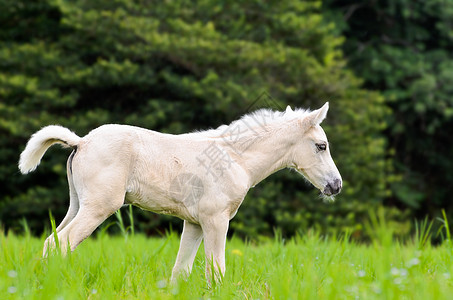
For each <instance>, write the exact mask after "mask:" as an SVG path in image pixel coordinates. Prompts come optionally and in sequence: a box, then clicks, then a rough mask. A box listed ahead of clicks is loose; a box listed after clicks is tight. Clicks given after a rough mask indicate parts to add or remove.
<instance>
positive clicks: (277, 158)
mask: <svg viewBox="0 0 453 300" xmlns="http://www.w3.org/2000/svg"><path fill="white" fill-rule="evenodd" d="M295 134H297V133H295V132H292V128H291V127H290V126H285V127H282V128H270V129H269V130H266V131H265V132H264V133H263V135H262V136H260V137H259V138H256V140H255V141H254V142H253V144H251V145H250V146H249V147H248V148H247V149H246V150H245V151H244V152H243V153H242V154H241V156H240V159H239V161H240V164H241V165H243V166H244V168H245V170H247V172H248V173H249V176H250V186H252V187H253V186H255V185H256V184H258V183H259V182H260V181H262V180H263V179H265V178H266V177H268V176H269V175H271V174H273V173H275V172H277V171H278V170H281V169H284V168H286V167H288V166H290V165H291V164H292V158H291V155H292V153H293V147H294V144H295V143H294V141H295V140H296V139H295Z"/></svg>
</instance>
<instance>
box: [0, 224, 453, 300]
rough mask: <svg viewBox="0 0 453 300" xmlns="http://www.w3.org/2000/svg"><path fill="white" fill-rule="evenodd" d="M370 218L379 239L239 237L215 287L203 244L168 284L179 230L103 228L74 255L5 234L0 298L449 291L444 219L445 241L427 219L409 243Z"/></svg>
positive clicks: (430, 295)
mask: <svg viewBox="0 0 453 300" xmlns="http://www.w3.org/2000/svg"><path fill="white" fill-rule="evenodd" d="M370 226H371V227H372V228H371V227H370V228H371V229H370V230H373V236H374V238H373V240H372V241H370V242H369V243H366V244H359V243H355V242H352V241H351V240H350V238H349V237H348V235H347V234H346V235H339V237H335V238H333V237H322V236H320V235H318V234H316V233H314V232H308V233H305V234H301V235H300V236H297V237H295V238H293V239H291V240H284V239H282V238H279V237H277V238H274V239H268V240H261V241H260V242H256V243H255V242H248V243H244V242H243V241H241V240H240V239H238V238H233V239H231V240H229V241H228V243H227V251H226V261H227V273H226V276H225V277H224V279H223V282H222V284H217V285H213V286H212V287H208V285H207V283H206V280H205V278H204V258H203V255H202V254H203V246H201V247H200V251H199V252H198V256H197V258H196V260H195V264H194V270H193V273H192V274H191V276H190V277H189V278H188V280H187V281H181V282H179V283H178V284H177V285H175V286H172V285H169V283H168V281H169V278H170V276H171V268H172V266H173V263H174V260H175V258H176V253H177V250H178V243H179V240H178V236H177V234H171V233H170V234H167V235H166V236H164V237H161V238H147V237H145V236H143V235H139V234H135V235H133V234H131V233H130V232H124V234H123V235H118V236H109V235H107V234H105V233H104V232H102V231H101V232H98V233H97V235H96V236H95V237H90V238H89V239H87V240H86V241H84V242H83V243H82V244H81V245H80V246H79V247H78V248H77V250H76V251H75V252H73V253H72V254H70V255H69V256H68V257H66V258H63V257H61V256H60V255H58V254H54V255H52V256H50V257H49V258H48V259H46V260H43V259H41V248H42V243H43V241H44V237H42V238H36V237H32V236H30V235H29V234H27V233H25V234H23V235H21V236H18V235H14V234H4V233H0V243H1V248H0V299H451V295H452V294H453V282H452V278H451V275H452V274H453V265H452V261H453V252H452V250H453V247H452V244H451V243H450V242H449V238H450V236H449V231H448V230H445V228H448V227H444V229H443V230H444V236H445V237H444V242H443V243H442V244H441V245H437V246H433V245H431V244H430V242H429V234H430V233H429V230H428V227H429V226H428V224H426V223H422V224H421V225H419V226H418V228H419V230H418V232H417V233H416V234H415V235H414V237H413V238H410V239H407V240H405V241H398V240H396V239H394V238H393V237H392V230H391V228H389V227H388V226H387V225H386V224H385V222H380V221H376V222H375V223H374V225H370ZM0 232H1V231H0ZM277 236H278V234H277Z"/></svg>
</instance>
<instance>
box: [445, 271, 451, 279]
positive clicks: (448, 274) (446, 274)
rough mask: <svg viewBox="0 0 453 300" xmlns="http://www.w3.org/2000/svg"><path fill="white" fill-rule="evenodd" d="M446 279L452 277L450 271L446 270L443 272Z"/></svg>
mask: <svg viewBox="0 0 453 300" xmlns="http://www.w3.org/2000/svg"><path fill="white" fill-rule="evenodd" d="M443 275H444V278H445V279H450V277H451V276H450V273H448V272H446V273H444V274H443Z"/></svg>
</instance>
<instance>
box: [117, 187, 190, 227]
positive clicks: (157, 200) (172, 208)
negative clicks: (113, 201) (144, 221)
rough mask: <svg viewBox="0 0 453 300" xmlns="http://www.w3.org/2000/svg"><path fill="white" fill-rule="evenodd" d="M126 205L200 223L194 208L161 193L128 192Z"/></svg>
mask: <svg viewBox="0 0 453 300" xmlns="http://www.w3.org/2000/svg"><path fill="white" fill-rule="evenodd" d="M124 203H125V204H132V205H134V206H137V207H139V208H141V209H143V210H148V211H152V212H155V213H158V214H163V215H170V216H175V217H178V218H180V219H183V220H187V221H190V222H192V223H198V220H197V218H196V212H195V211H194V207H187V206H186V205H185V204H184V202H179V201H177V200H175V199H174V198H172V197H168V196H163V195H162V194H161V193H155V194H154V195H153V194H152V193H150V194H147V195H144V194H141V193H134V192H127V193H126V197H125V201H124Z"/></svg>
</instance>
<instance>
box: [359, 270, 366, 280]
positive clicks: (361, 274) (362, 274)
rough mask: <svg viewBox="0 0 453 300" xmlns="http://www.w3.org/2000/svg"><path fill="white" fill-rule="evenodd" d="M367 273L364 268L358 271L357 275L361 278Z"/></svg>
mask: <svg viewBox="0 0 453 300" xmlns="http://www.w3.org/2000/svg"><path fill="white" fill-rule="evenodd" d="M365 275H366V273H365V271H364V270H360V271H358V272H357V276H358V277H360V278H362V277H365Z"/></svg>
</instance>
